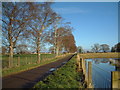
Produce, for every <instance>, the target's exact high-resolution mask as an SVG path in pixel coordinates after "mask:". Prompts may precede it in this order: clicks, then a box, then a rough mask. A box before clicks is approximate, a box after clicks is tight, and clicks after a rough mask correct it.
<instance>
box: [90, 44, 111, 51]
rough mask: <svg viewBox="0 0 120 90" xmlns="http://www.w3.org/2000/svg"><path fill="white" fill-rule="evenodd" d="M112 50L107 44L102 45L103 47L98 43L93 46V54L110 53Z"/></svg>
mask: <svg viewBox="0 0 120 90" xmlns="http://www.w3.org/2000/svg"><path fill="white" fill-rule="evenodd" d="M109 50H110V48H109V45H107V44H101V45H99V44H98V43H96V44H94V45H93V46H92V51H93V52H96V53H97V52H100V51H101V52H108V51H109Z"/></svg>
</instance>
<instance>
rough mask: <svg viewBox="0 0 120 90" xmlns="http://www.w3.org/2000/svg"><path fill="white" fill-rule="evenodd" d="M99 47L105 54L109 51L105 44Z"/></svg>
mask: <svg viewBox="0 0 120 90" xmlns="http://www.w3.org/2000/svg"><path fill="white" fill-rule="evenodd" d="M100 47H101V50H102V51H103V52H107V51H108V50H110V48H109V45H107V44H102V45H100Z"/></svg>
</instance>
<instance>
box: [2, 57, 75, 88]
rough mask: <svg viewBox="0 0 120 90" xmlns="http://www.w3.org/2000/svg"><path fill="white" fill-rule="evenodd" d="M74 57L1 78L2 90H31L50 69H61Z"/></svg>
mask: <svg viewBox="0 0 120 90" xmlns="http://www.w3.org/2000/svg"><path fill="white" fill-rule="evenodd" d="M73 56H74V55H69V56H66V57H64V58H63V59H60V60H58V61H55V62H52V63H49V64H46V65H43V66H40V67H37V68H34V69H31V70H28V71H24V72H21V73H18V74H14V75H10V76H7V77H4V78H2V88H3V89H4V88H32V87H33V86H34V85H35V84H36V83H37V82H38V81H40V80H43V79H44V78H45V77H46V76H48V75H49V74H50V73H48V72H49V71H50V69H51V68H58V67H61V66H62V65H63V64H64V62H67V61H69V60H70V59H71V58H72V57H73Z"/></svg>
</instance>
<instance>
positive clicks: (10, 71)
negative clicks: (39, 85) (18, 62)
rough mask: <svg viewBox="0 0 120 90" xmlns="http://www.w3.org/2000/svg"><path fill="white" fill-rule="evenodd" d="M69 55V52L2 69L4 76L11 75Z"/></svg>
mask: <svg viewBox="0 0 120 90" xmlns="http://www.w3.org/2000/svg"><path fill="white" fill-rule="evenodd" d="M68 55H69V54H66V55H61V56H59V57H55V58H52V59H48V60H43V61H41V63H40V64H37V63H33V64H26V65H23V66H19V67H15V68H14V67H13V68H7V69H5V70H2V76H3V77H4V76H8V75H11V74H16V73H19V72H22V71H26V70H30V69H33V68H36V67H38V66H42V65H45V64H48V63H51V62H54V61H57V60H59V59H60V58H63V57H65V56H68Z"/></svg>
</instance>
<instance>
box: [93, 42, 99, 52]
mask: <svg viewBox="0 0 120 90" xmlns="http://www.w3.org/2000/svg"><path fill="white" fill-rule="evenodd" d="M92 51H93V52H96V53H97V52H99V51H100V45H99V44H98V43H96V44H94V45H93V46H92Z"/></svg>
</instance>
